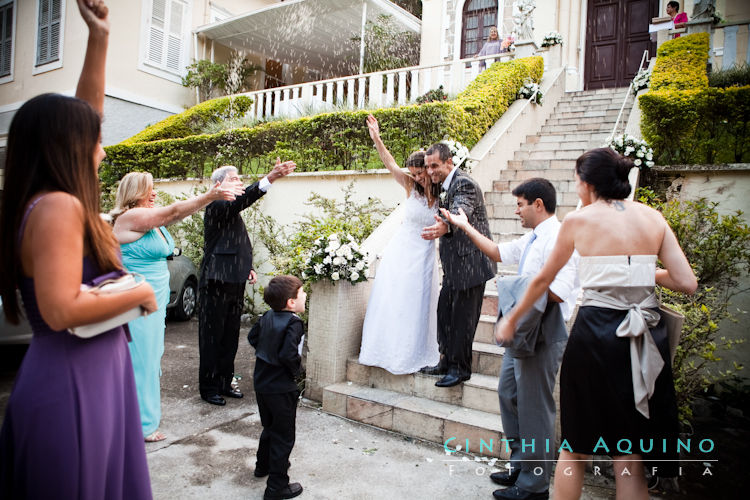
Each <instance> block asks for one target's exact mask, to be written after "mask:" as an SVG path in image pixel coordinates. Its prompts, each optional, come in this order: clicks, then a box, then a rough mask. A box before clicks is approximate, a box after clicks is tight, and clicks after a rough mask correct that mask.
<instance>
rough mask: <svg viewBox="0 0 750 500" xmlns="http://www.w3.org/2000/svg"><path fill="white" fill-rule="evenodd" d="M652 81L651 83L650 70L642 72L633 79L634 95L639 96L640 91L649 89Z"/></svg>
mask: <svg viewBox="0 0 750 500" xmlns="http://www.w3.org/2000/svg"><path fill="white" fill-rule="evenodd" d="M650 81H651V72H650V71H649V70H648V69H642V70H640V71H639V72H638V73H637V74H636V75H635V76H634V77H633V86H632V87H631V89H632V92H633V95H638V91H639V90H641V89H645V88H648V84H649V82H650Z"/></svg>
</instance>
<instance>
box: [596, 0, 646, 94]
mask: <svg viewBox="0 0 750 500" xmlns="http://www.w3.org/2000/svg"><path fill="white" fill-rule="evenodd" d="M587 10H588V12H587V17H586V19H587V22H586V56H585V57H586V61H585V70H584V88H585V89H601V88H608V87H627V86H628V85H629V84H630V81H631V80H632V79H633V77H634V76H635V74H636V72H637V71H638V65H639V64H640V62H641V57H642V55H643V51H644V50H646V49H648V51H649V56H650V57H654V55H655V54H654V50H655V49H656V44H655V43H652V42H651V40H650V39H649V35H648V25H649V23H650V22H651V18H652V17H656V16H658V14H659V1H658V0H588V9H587Z"/></svg>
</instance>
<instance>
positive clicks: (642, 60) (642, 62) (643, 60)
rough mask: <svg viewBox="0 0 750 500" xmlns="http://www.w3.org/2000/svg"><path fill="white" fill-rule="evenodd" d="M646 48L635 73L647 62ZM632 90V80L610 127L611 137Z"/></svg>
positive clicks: (615, 130) (618, 123) (614, 132)
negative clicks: (612, 125) (613, 123)
mask: <svg viewBox="0 0 750 500" xmlns="http://www.w3.org/2000/svg"><path fill="white" fill-rule="evenodd" d="M648 60H649V57H648V49H647V50H644V51H643V55H642V56H641V63H640V64H639V65H638V71H636V73H635V74H636V75H637V74H638V73H640V72H641V71H642V70H643V64H644V63H645V64H648ZM632 92H633V82H632V81H631V82H630V85H629V86H628V91H627V93H626V94H625V98H624V99H623V100H622V106H620V112H619V113H617V120H615V126H614V127H612V134H610V135H611V136H612V137H614V136H615V134H617V127H618V126H619V125H620V118H622V113H623V111H625V105H627V103H628V98H630V94H631V93H632Z"/></svg>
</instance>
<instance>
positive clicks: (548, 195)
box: [512, 177, 557, 214]
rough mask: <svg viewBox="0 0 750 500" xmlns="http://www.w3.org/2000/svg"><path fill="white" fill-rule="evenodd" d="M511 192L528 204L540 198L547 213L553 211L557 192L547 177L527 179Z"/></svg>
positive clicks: (552, 212) (555, 205)
mask: <svg viewBox="0 0 750 500" xmlns="http://www.w3.org/2000/svg"><path fill="white" fill-rule="evenodd" d="M512 193H513V196H522V197H523V198H525V199H526V201H527V202H529V204H531V203H534V200H536V199H537V198H539V199H540V200H542V203H543V204H544V210H546V211H547V213H548V214H554V213H555V208H556V207H557V192H556V191H555V186H553V185H552V183H551V182H550V181H548V180H547V179H542V178H541V177H534V178H532V179H528V180H526V181H524V182H522V183H521V184H519V185H518V186H516V188H515V189H514V190H513V192H512Z"/></svg>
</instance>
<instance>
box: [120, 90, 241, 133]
mask: <svg viewBox="0 0 750 500" xmlns="http://www.w3.org/2000/svg"><path fill="white" fill-rule="evenodd" d="M252 103H253V100H252V99H251V98H249V97H247V96H243V95H240V96H235V97H219V98H218V99H211V100H210V101H204V102H202V103H200V104H197V105H195V106H193V107H192V108H190V109H188V110H186V111H183V112H182V113H179V114H177V115H172V116H169V117H167V118H165V119H164V120H162V121H160V122H159V123H157V124H155V125H151V126H150V127H146V128H145V129H143V130H142V131H141V132H139V133H137V134H136V135H134V136H133V137H130V138H129V139H125V140H124V141H122V142H121V143H120V144H128V145H131V144H136V143H139V142H148V141H158V140H161V139H176V138H180V137H187V136H190V135H194V134H196V133H199V132H200V130H201V129H202V128H203V127H204V126H205V125H206V124H208V123H211V122H218V121H221V120H226V119H227V118H230V117H232V116H242V115H244V114H245V113H247V110H248V109H250V106H251V105H252Z"/></svg>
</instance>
